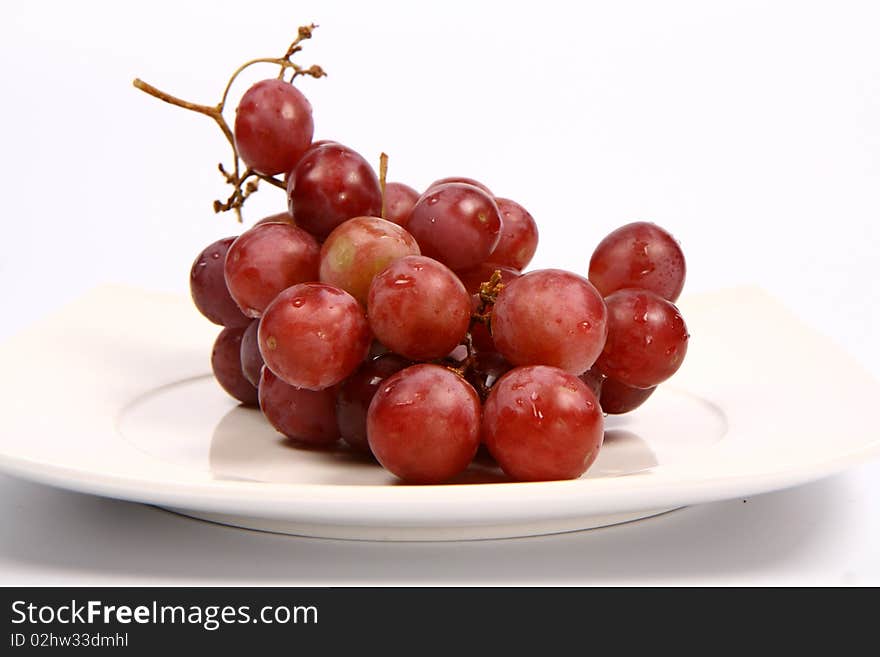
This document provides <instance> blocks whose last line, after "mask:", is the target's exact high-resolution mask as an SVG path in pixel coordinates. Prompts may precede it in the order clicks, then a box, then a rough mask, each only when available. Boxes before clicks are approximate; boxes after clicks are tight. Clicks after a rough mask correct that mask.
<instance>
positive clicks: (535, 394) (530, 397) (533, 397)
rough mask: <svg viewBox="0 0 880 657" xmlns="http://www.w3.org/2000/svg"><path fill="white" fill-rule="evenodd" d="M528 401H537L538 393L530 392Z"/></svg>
mask: <svg viewBox="0 0 880 657" xmlns="http://www.w3.org/2000/svg"><path fill="white" fill-rule="evenodd" d="M529 399H531V400H532V401H538V393H537V392H532V394H530V395H529Z"/></svg>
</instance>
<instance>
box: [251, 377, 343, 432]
mask: <svg viewBox="0 0 880 657" xmlns="http://www.w3.org/2000/svg"><path fill="white" fill-rule="evenodd" d="M260 409H261V410H262V411H263V415H265V416H266V419H267V420H269V424H271V425H272V426H273V427H275V429H276V430H277V431H278V432H280V433H283V434H284V435H285V436H287V437H288V438H291V439H293V440H296V441H299V442H302V443H306V444H310V445H329V444H331V443H334V442H336V440H337V439H338V438H339V429H338V428H337V427H336V388H326V389H324V390H304V389H302V388H296V387H294V386H291V385H288V384H286V383H284V381H282V380H281V379H279V378H278V377H277V376H275V375H274V374H272V372H271V371H270V370H269V368H268V367H264V368H263V374H262V376H261V378H260Z"/></svg>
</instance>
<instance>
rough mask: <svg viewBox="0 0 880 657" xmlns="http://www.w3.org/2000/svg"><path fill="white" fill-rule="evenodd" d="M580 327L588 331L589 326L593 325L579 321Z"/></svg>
mask: <svg viewBox="0 0 880 657" xmlns="http://www.w3.org/2000/svg"><path fill="white" fill-rule="evenodd" d="M580 327H581V328H582V329H584V330H585V331H589V330H590V329H591V328H593V325H592V324H590V323H589V322H581V323H580Z"/></svg>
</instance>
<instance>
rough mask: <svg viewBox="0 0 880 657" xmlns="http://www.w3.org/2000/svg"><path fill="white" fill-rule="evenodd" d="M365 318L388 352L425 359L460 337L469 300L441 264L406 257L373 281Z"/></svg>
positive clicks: (442, 353)
mask: <svg viewBox="0 0 880 657" xmlns="http://www.w3.org/2000/svg"><path fill="white" fill-rule="evenodd" d="M367 316H368V317H369V318H370V327H371V328H372V329H373V333H374V334H375V336H376V339H377V340H379V341H380V342H381V343H382V344H384V345H385V346H386V347H388V348H389V349H391V351H393V352H395V353H398V354H400V355H401V356H406V357H407V358H409V359H411V360H430V359H432V358H442V357H444V356H446V354H448V353H449V352H450V351H452V350H453V349H455V347H456V346H457V345H458V344H459V343H460V342H461V341H462V340H463V339H464V337H465V334H466V333H467V330H468V325H469V324H470V319H471V299H470V297H469V296H468V293H467V291H466V290H465V289H464V285H462V283H461V281H460V280H458V277H457V276H456V275H455V274H454V273H453V272H452V271H451V270H450V269H448V268H447V267H446V266H444V265H443V264H441V263H439V262H437V261H436V260H432V259H431V258H426V257H425V256H406V257H405V258H401V259H400V260H396V261H395V262H393V263H392V264H391V265H389V266H388V267H387V268H386V269H385V270H383V271H382V273H380V274H379V275H378V276H376V277H375V278H374V279H373V284H372V285H371V286H370V292H369V295H368V297H367Z"/></svg>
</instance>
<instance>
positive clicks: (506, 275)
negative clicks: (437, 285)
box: [457, 262, 522, 351]
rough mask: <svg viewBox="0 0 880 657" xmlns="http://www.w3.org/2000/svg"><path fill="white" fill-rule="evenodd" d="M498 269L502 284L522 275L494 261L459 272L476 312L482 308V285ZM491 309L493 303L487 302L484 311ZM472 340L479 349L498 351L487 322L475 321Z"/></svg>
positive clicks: (472, 327)
mask: <svg viewBox="0 0 880 657" xmlns="http://www.w3.org/2000/svg"><path fill="white" fill-rule="evenodd" d="M496 271H497V272H498V273H499V274H500V275H501V283H502V285H507V284H508V283H510V282H511V281H513V280H515V279H517V278H519V277H520V276H521V275H522V274H520V273H519V272H518V271H517V270H516V269H513V268H512V267H507V266H505V265H499V264H496V263H494V262H484V263H483V264H481V265H478V266H476V267H474V268H473V269H468V270H467V271H464V272H457V273H458V277H459V278H460V279H461V282H462V283H464V287H465V289H466V290H467V291H468V292H469V293H470V295H471V308H472V310H473V311H474V312H476V311H477V310H478V309H479V308H480V303H481V300H480V286H481V285H482V284H483V283H486V282H488V281H489V279H490V278H492V274H494V273H495V272H496ZM491 310H492V304H487V305H486V306H485V309H484V312H491ZM471 340H472V341H473V344H474V347H475V348H476V349H477V350H479V351H496V349H495V341H494V340H493V339H492V335H491V334H490V333H489V329H488V327H487V326H486V324H484V323H482V322H475V323H474V325H473V326H471Z"/></svg>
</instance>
